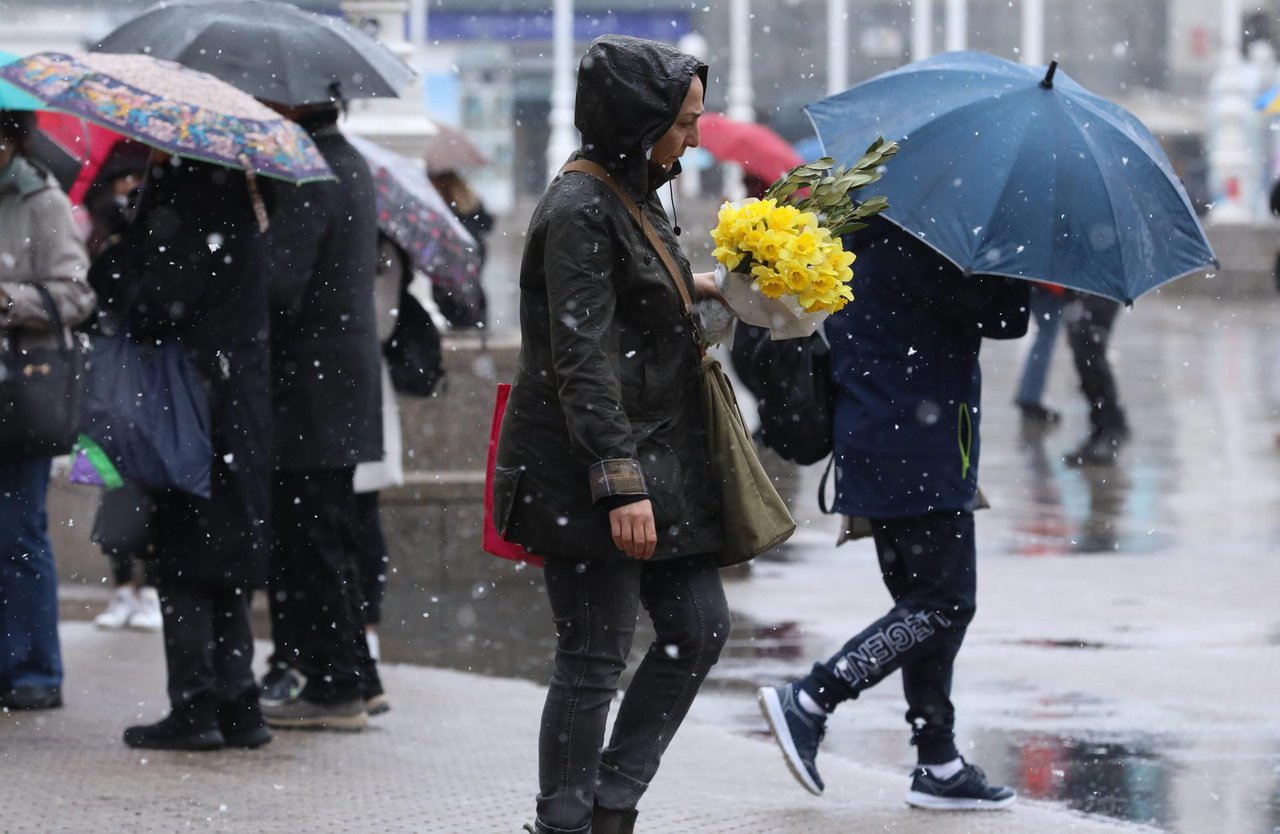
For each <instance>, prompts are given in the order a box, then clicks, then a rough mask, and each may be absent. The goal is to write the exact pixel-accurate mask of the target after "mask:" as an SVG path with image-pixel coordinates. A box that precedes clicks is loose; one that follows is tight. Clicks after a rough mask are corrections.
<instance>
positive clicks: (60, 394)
mask: <svg viewBox="0 0 1280 834" xmlns="http://www.w3.org/2000/svg"><path fill="white" fill-rule="evenodd" d="M34 286H35V288H36V291H37V292H39V293H40V298H41V300H42V301H43V303H44V308H45V311H46V312H47V313H48V315H49V321H50V322H52V324H53V330H52V335H53V336H54V337H55V339H56V341H57V343H58V344H57V347H52V348H24V347H22V346H21V344H20V343H21V341H22V339H21V335H22V330H21V329H19V328H15V329H13V330H10V331H9V332H8V333H7V334H6V335H7V338H8V341H9V350H8V351H6V352H5V353H4V355H3V356H2V357H0V463H15V462H17V461H23V460H37V459H39V458H51V457H56V456H58V455H62V454H66V453H67V452H69V451H70V450H71V447H72V445H73V444H74V443H75V441H76V436H77V434H79V431H80V419H81V403H82V401H83V399H84V391H85V371H86V369H87V368H88V364H89V351H90V349H89V346H88V344H87V342H86V341H85V340H82V339H80V338H79V336H78V335H76V334H71V333H68V332H67V330H66V329H65V328H64V327H63V324H62V316H61V314H60V313H59V312H58V305H57V304H55V303H54V300H53V296H52V295H50V293H49V290H48V288H47V287H45V286H44V285H43V284H35V285H34Z"/></svg>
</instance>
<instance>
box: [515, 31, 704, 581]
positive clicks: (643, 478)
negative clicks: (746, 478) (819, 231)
mask: <svg viewBox="0 0 1280 834" xmlns="http://www.w3.org/2000/svg"><path fill="white" fill-rule="evenodd" d="M705 73H706V67H705V66H704V65H702V64H700V63H699V62H698V61H696V60H695V59H693V58H690V57H689V56H686V55H682V54H680V53H678V52H676V51H675V50H672V49H670V48H667V47H664V46H661V45H658V44H653V43H650V42H646V41H639V40H635V39H633V38H626V37H621V36H605V37H602V38H600V39H598V40H597V41H595V42H594V43H593V44H592V45H591V47H590V49H589V50H588V51H587V55H586V57H585V58H584V59H583V61H582V66H581V68H580V69H579V71H578V97H577V105H576V107H577V112H576V117H575V120H576V124H577V127H578V130H579V131H580V132H581V134H582V137H583V142H584V145H583V149H582V150H581V151H580V152H579V153H578V154H575V158H576V157H578V156H582V157H585V158H587V159H590V160H592V161H594V162H597V163H599V164H601V165H603V166H604V167H605V168H606V169H608V170H609V171H610V173H611V174H612V176H613V177H614V178H615V179H616V180H617V181H618V183H619V184H620V185H621V186H622V187H623V188H624V189H626V190H627V191H628V192H629V193H630V194H631V195H632V196H633V198H634V199H635V200H636V201H637V202H639V203H640V204H641V205H642V206H643V210H644V211H645V212H646V213H647V215H648V217H649V220H650V221H651V222H652V224H653V226H654V227H655V228H656V229H657V231H658V234H659V235H660V236H661V238H662V240H663V241H664V242H665V244H666V245H667V248H668V249H669V250H670V251H671V253H672V254H673V255H674V256H675V259H676V261H677V263H678V264H679V265H680V268H681V273H682V275H681V278H682V279H683V280H684V281H685V283H686V285H687V286H688V289H689V293H690V295H691V296H692V295H693V292H694V290H693V277H692V273H691V272H690V270H689V262H688V260H687V259H686V258H685V257H684V255H683V254H682V253H681V252H680V246H679V244H678V243H677V241H676V238H675V235H674V234H672V231H671V225H670V223H669V222H668V220H667V217H666V215H665V213H664V212H663V211H662V208H661V206H660V204H659V203H658V200H657V198H656V196H655V191H656V189H657V187H658V186H659V185H662V184H663V183H664V182H665V181H666V180H667V179H668V178H669V177H668V176H667V175H665V174H662V173H660V172H659V171H657V170H654V171H652V172H651V170H650V168H649V165H648V162H647V153H648V150H649V148H651V147H652V145H653V143H654V142H656V141H657V139H658V138H660V137H661V136H662V134H664V133H665V132H666V131H667V130H668V129H669V128H670V126H671V125H672V124H674V122H675V119H676V117H677V115H678V113H679V111H680V107H681V104H682V103H683V101H684V97H685V95H686V94H687V92H688V90H689V85H690V84H691V83H692V79H693V78H694V76H695V74H700V75H702V76H703V78H704V79H705ZM693 328H694V325H693V324H692V322H691V321H690V319H689V317H688V316H686V314H685V312H684V309H683V306H682V303H681V299H680V296H679V295H678V294H677V292H676V289H675V287H674V286H673V285H672V284H671V279H670V278H669V277H668V276H667V273H666V271H665V270H664V269H663V266H662V262H661V260H660V259H659V258H658V257H657V255H656V253H654V252H653V250H652V248H651V247H650V245H649V243H648V242H647V240H646V239H645V237H644V235H643V233H642V232H641V231H640V229H639V227H638V226H637V225H636V223H635V221H634V220H633V219H632V217H631V215H629V214H628V213H627V210H626V208H625V207H624V206H623V205H622V203H621V201H620V200H619V199H618V197H617V196H616V195H615V194H614V193H613V192H612V191H610V190H609V188H608V187H607V186H606V185H604V184H603V183H601V182H600V181H599V180H596V179H595V178H594V177H590V176H588V175H585V174H580V173H572V174H565V175H562V176H560V177H559V178H557V179H556V180H555V181H554V182H552V184H551V185H550V186H549V187H548V188H547V192H546V194H545V195H544V196H543V198H542V200H541V202H540V203H539V204H538V207H537V209H536V210H535V211H534V214H533V219H532V221H531V222H530V224H529V232H528V238H527V242H526V244H525V250H524V260H523V263H522V265H521V269H520V333H521V339H522V342H521V351H520V358H519V364H518V368H517V373H516V379H515V383H514V385H513V388H512V391H511V398H510V400H509V401H508V405H507V410H506V414H505V417H504V420H503V425H502V434H501V437H500V439H499V444H498V458H497V467H496V469H495V478H494V517H495V521H496V523H497V526H498V528H499V530H500V531H502V532H503V534H504V536H505V537H506V538H507V539H508V540H510V541H514V542H518V543H520V544H523V545H524V546H526V547H527V548H529V549H531V550H533V551H535V552H539V553H546V554H557V555H570V556H574V557H600V558H626V557H625V556H624V555H623V554H622V553H621V551H619V550H618V549H617V548H616V547H615V546H614V544H613V539H612V536H611V534H610V529H609V519H608V508H609V507H610V506H614V505H616V504H617V503H619V502H620V501H621V500H623V498H624V497H634V496H638V495H647V496H648V497H649V498H650V499H651V500H652V502H653V511H654V518H655V521H656V523H657V530H658V548H657V552H656V553H655V555H654V557H653V558H655V559H663V558H671V557H676V556H683V555H690V554H694V553H710V552H715V551H717V550H719V549H720V547H721V544H722V527H721V525H722V521H721V512H720V498H719V493H718V490H717V489H715V488H713V486H712V483H713V482H712V479H711V470H710V464H709V463H708V460H707V453H706V436H705V434H706V432H705V428H704V421H703V415H702V411H701V401H700V398H699V392H700V390H701V388H700V385H701V383H700V381H699V376H698V366H699V351H698V347H697V344H696V342H695V340H694V338H693V333H694V330H693Z"/></svg>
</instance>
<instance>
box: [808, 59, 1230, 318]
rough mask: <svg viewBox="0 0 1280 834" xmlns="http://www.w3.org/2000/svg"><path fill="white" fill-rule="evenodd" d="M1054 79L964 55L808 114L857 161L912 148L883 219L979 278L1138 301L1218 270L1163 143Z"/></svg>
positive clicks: (916, 67) (893, 77) (902, 72)
mask: <svg viewBox="0 0 1280 834" xmlns="http://www.w3.org/2000/svg"><path fill="white" fill-rule="evenodd" d="M1056 69H1057V63H1056V62H1055V63H1054V64H1052V65H1050V67H1049V68H1048V71H1047V72H1046V71H1045V69H1044V68H1034V67H1028V66H1024V65H1021V64H1015V63H1012V62H1009V61H1005V60H1003V59H1001V58H997V57H995V56H993V55H987V54H984V53H980V52H952V53H948V54H945V55H938V56H936V57H933V58H929V59H926V60H924V61H918V62H916V63H913V64H909V65H907V66H905V67H901V68H899V69H896V70H893V71H891V72H887V73H885V74H883V75H880V76H877V77H875V78H873V79H871V80H870V81H867V82H865V83H862V84H859V85H858V86H856V87H853V88H852V89H849V90H846V91H845V92H843V93H839V94H837V95H834V96H831V97H830V98H826V99H823V100H822V101H819V102H817V103H815V104H811V105H809V106H808V107H807V108H805V109H806V110H807V111H808V113H809V117H810V118H811V119H812V120H813V124H814V127H815V129H816V130H817V132H818V136H819V137H820V138H821V139H822V143H823V147H824V149H825V150H826V153H827V155H829V156H833V157H835V158H836V159H837V160H838V161H840V162H841V163H843V164H846V165H848V164H852V163H853V162H855V161H857V159H858V158H859V157H860V156H861V155H862V153H863V152H864V151H865V150H866V148H867V146H868V145H869V144H870V143H871V141H872V140H874V139H875V138H876V137H877V136H880V135H883V136H884V137H885V138H887V139H892V140H895V141H897V142H899V143H900V144H901V145H902V150H901V151H900V152H899V153H898V156H897V157H896V158H895V159H894V160H893V162H892V163H890V164H889V165H888V166H887V169H886V172H885V175H884V178H883V179H881V180H880V181H879V182H877V183H876V186H875V190H876V192H877V193H879V194H883V195H884V196H885V197H887V198H888V200H889V209H888V211H887V212H886V213H885V216H886V217H887V218H888V219H889V220H891V221H893V222H894V223H897V224H898V225H900V226H902V227H903V228H904V229H906V230H907V231H909V232H911V233H913V234H915V235H916V236H917V237H919V238H920V239H921V240H923V241H924V242H925V243H927V244H929V245H930V246H932V247H933V248H935V249H937V250H938V251H939V252H941V253H942V254H943V255H944V256H946V257H947V258H948V259H949V260H951V261H953V262H955V264H956V265H957V266H959V267H960V268H961V269H962V270H964V272H965V273H966V274H974V273H981V274H986V275H1007V276H1011V277H1015V278H1026V279H1029V280H1035V281H1044V282H1047V283H1052V284H1059V285H1061V286H1064V287H1072V288H1074V289H1078V290H1082V291H1084V292H1089V293H1095V294H1098V295H1104V296H1107V297H1110V298H1114V299H1116V300H1118V301H1123V302H1126V303H1131V302H1132V301H1133V299H1135V298H1137V297H1138V296H1139V295H1141V294H1142V293H1144V292H1147V291H1148V290H1151V289H1154V288H1155V287H1158V286H1160V285H1161V284H1164V283H1166V282H1168V281H1172V280H1174V279H1175V278H1179V277H1182V276H1184V275H1189V274H1192V273H1195V272H1200V271H1203V270H1205V269H1209V268H1213V267H1215V266H1217V259H1216V258H1215V257H1214V254H1213V250H1212V249H1211V248H1210V247H1209V241H1208V239H1207V238H1206V237H1205V233H1204V229H1203V228H1202V227H1201V226H1200V222H1199V220H1197V219H1196V214H1195V211H1194V210H1193V209H1192V206H1191V201H1190V200H1189V199H1188V198H1187V192H1186V190H1185V189H1184V188H1183V187H1182V183H1181V182H1180V181H1179V180H1178V177H1177V175H1176V174H1175V173H1174V171H1173V166H1172V165H1170V164H1169V160H1168V158H1167V157H1166V156H1165V154H1164V151H1162V150H1161V149H1160V145H1159V144H1158V143H1157V142H1156V139H1155V137H1154V136H1152V135H1151V132H1150V131H1148V130H1147V129H1146V127H1144V126H1143V124H1142V123H1141V122H1140V121H1138V119H1137V118H1136V117H1134V116H1133V115H1132V114H1131V113H1129V112H1128V111H1126V110H1125V109H1123V108H1122V107H1119V106H1118V105H1116V104H1113V103H1111V102H1109V101H1106V100H1105V99H1102V98H1099V97H1098V96H1095V95H1093V94H1092V93H1090V92H1089V91H1087V90H1085V89H1084V88H1083V87H1081V86H1080V85H1079V84H1077V83H1076V82H1075V81H1072V80H1071V79H1070V78H1068V77H1067V76H1066V74H1065V73H1057V72H1056Z"/></svg>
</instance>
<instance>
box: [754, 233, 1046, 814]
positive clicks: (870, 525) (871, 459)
mask: <svg viewBox="0 0 1280 834" xmlns="http://www.w3.org/2000/svg"><path fill="white" fill-rule="evenodd" d="M846 248H849V249H850V250H851V251H853V252H855V253H856V254H857V257H858V259H857V265H858V269H857V270H856V271H855V273H854V290H853V291H854V297H855V299H856V301H855V302H854V303H852V304H850V305H848V306H847V307H846V308H845V309H844V310H842V311H840V312H839V313H837V314H835V315H833V316H832V317H831V318H830V319H828V320H827V322H826V325H825V328H826V337H827V340H828V342H829V343H830V345H831V374H832V381H833V382H834V384H835V388H836V394H835V418H834V426H833V428H834V438H833V447H834V451H835V466H836V500H835V510H836V511H837V512H840V513H842V514H844V515H845V516H846V517H847V518H846V529H848V530H850V531H851V533H850V535H851V536H854V537H857V536H865V535H868V534H869V535H871V536H873V537H874V539H875V545H876V552H877V555H878V557H879V561H880V570H881V575H882V577H883V579H884V584H885V587H886V588H887V589H888V590H889V593H890V595H891V596H892V598H893V607H892V608H891V609H890V610H889V612H888V613H886V614H885V615H884V616H883V617H881V618H880V619H879V620H876V621H875V622H873V623H871V624H870V625H869V626H867V627H866V628H865V629H863V630H862V631H860V632H858V633H857V634H856V635H854V636H853V637H851V638H850V639H849V641H848V642H847V643H845V645H844V646H843V647H842V648H841V649H839V650H838V651H837V652H836V653H835V654H833V655H832V656H831V657H830V658H828V659H827V660H825V661H821V662H819V663H816V664H814V666H813V668H812V670H811V671H810V672H809V674H807V675H805V676H803V677H801V678H798V679H794V680H790V681H786V682H784V683H782V684H780V685H777V686H766V687H762V688H761V689H760V690H759V699H760V706H761V709H762V711H763V712H764V715H765V718H766V719H767V720H768V721H769V725H770V728H771V729H772V731H773V734H774V737H775V739H776V740H777V741H778V744H779V746H780V747H781V748H782V752H783V755H784V757H785V760H786V762H787V764H788V766H789V768H790V770H791V773H792V775H793V776H795V778H796V780H797V781H798V782H800V784H801V785H802V786H803V787H804V788H805V789H806V790H808V791H809V792H810V793H814V794H821V793H822V792H823V790H824V787H825V786H824V784H823V781H822V777H821V775H820V774H819V771H818V767H817V761H816V759H817V754H818V746H819V744H820V743H821V742H822V739H823V737H824V735H825V733H826V724H827V716H828V715H829V714H830V713H831V712H833V711H834V710H835V709H836V708H837V707H838V706H840V705H841V704H842V703H844V702H846V701H849V700H853V699H855V698H857V697H858V696H859V695H861V694H862V693H863V692H865V691H866V690H868V689H870V688H871V687H873V686H875V685H877V684H879V683H880V682H882V681H883V680H884V679H885V678H887V677H889V676H890V675H892V674H893V673H894V672H899V671H900V672H901V676H902V687H903V692H904V694H905V696H906V701H907V706H908V710H907V714H906V719H907V723H908V724H910V725H911V744H912V745H913V746H914V747H915V748H916V757H917V762H918V765H917V767H916V769H915V770H914V771H913V773H912V780H911V788H910V790H909V791H908V793H907V802H908V803H910V804H911V805H914V806H917V807H921V808H928V809H933V810H971V809H980V810H988V809H998V808H1005V807H1008V806H1009V805H1010V804H1012V803H1013V802H1014V800H1015V799H1016V794H1015V793H1014V792H1013V791H1012V790H1010V789H1009V788H1007V787H1001V786H995V785H990V784H988V783H987V780H986V777H985V775H984V774H983V772H982V770H981V769H980V768H978V767H977V766H975V765H973V764H971V763H969V762H968V761H966V760H965V759H964V758H963V757H962V756H961V755H960V751H959V749H958V748H957V747H956V741H955V715H956V713H955V707H954V705H953V704H952V702H951V679H952V672H953V670H954V667H955V662H956V656H957V655H958V653H959V651H960V647H961V644H962V643H963V641H964V636H965V631H966V630H967V628H968V626H969V622H970V620H972V619H973V615H974V612H975V610H976V591H977V576H976V571H977V545H976V540H975V538H974V515H973V514H974V511H975V510H976V509H979V508H981V507H982V506H983V502H982V498H981V493H979V491H978V458H979V451H980V442H979V424H980V420H981V409H980V399H981V395H982V381H981V371H980V369H979V365H978V351H979V349H980V348H981V346H982V341H983V339H984V338H995V339H1016V338H1019V337H1021V336H1022V335H1023V334H1025V333H1026V331H1027V323H1028V315H1027V306H1028V302H1027V291H1028V288H1029V287H1030V284H1028V283H1027V282H1025V281H1016V280H1013V279H1009V278H1004V277H998V276H965V275H964V274H963V273H961V272H960V270H959V269H957V268H956V267H955V265H954V264H952V263H950V262H949V261H948V260H947V259H946V258H944V257H942V256H941V255H939V254H938V253H937V252H936V251H934V250H933V249H932V248H930V247H928V246H926V245H925V244H923V243H921V242H920V241H919V240H918V239H917V238H916V237H915V236H914V235H912V234H910V233H908V232H904V231H903V230H901V229H899V228H898V227H897V226H895V225H894V224H892V223H890V222H888V221H886V220H882V219H875V220H872V221H871V223H870V225H869V226H868V227H867V228H866V229H863V230H862V231H859V232H856V233H854V234H853V235H850V236H849V237H848V238H847V240H846Z"/></svg>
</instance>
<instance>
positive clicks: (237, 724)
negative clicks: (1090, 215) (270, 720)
mask: <svg viewBox="0 0 1280 834" xmlns="http://www.w3.org/2000/svg"><path fill="white" fill-rule="evenodd" d="M218 728H219V729H220V730H221V731H222V737H223V739H224V740H225V741H226V744H227V746H228V747H241V748H244V749H246V750H252V749H253V748H255V747H261V746H262V745H264V744H266V743H267V742H269V741H271V731H270V730H268V729H267V723H266V722H265V721H263V720H262V708H261V707H259V706H258V687H257V686H254V687H251V688H249V689H246V690H245V691H244V692H243V693H241V694H240V697H238V698H235V699H233V700H231V701H227V702H225V703H221V704H218Z"/></svg>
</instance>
